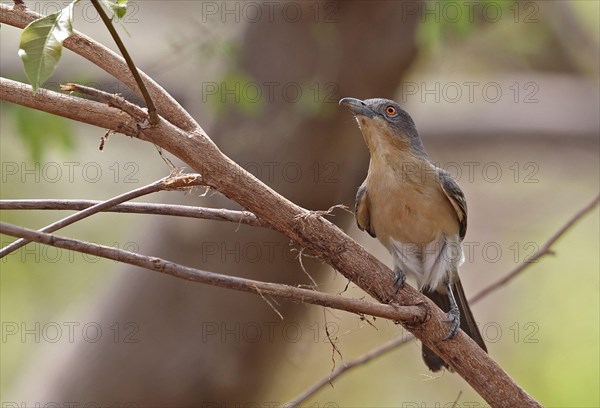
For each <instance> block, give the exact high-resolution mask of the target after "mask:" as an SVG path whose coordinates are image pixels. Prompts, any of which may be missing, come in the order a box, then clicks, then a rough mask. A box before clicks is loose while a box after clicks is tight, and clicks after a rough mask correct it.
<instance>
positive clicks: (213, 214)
mask: <svg viewBox="0 0 600 408" xmlns="http://www.w3.org/2000/svg"><path fill="white" fill-rule="evenodd" d="M100 203H102V201H99V200H63V199H57V200H54V199H52V200H0V210H78V211H81V210H85V209H86V208H89V207H92V206H94V205H97V204H100ZM102 212H115V213H129V214H151V215H169V216H174V217H187V218H197V219H205V220H215V221H229V222H235V223H237V224H245V225H249V226H252V227H265V228H272V227H271V226H270V225H269V224H266V223H264V222H261V221H260V220H259V219H258V218H257V217H256V215H254V214H252V213H251V212H250V211H236V210H226V209H222V208H206V207H193V206H189V205H175V204H154V203H123V204H118V205H115V206H114V207H110V208H105V209H103V210H102Z"/></svg>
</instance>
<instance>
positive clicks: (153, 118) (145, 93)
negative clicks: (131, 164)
mask: <svg viewBox="0 0 600 408" xmlns="http://www.w3.org/2000/svg"><path fill="white" fill-rule="evenodd" d="M91 1H92V4H93V5H94V8H95V9H96V11H97V12H98V14H99V15H100V18H101V19H102V21H103V22H104V25H106V28H108V31H109V32H110V35H111V36H112V38H113V40H115V43H116V44H117V47H119V51H121V54H122V55H123V58H125V61H126V62H127V66H128V67H129V70H130V71H131V74H132V75H133V77H134V78H135V82H137V84H138V86H139V88H140V92H141V93H142V95H143V96H144V102H146V106H147V107H148V115H150V124H151V125H152V126H156V125H157V124H158V114H157V113H156V107H155V106H154V102H152V98H151V97H150V94H149V93H148V89H146V85H145V84H144V81H143V80H142V77H141V76H140V73H139V72H138V69H137V67H136V66H135V64H134V63H133V59H131V56H130V55H129V52H127V48H125V44H123V41H121V38H120V37H119V34H118V33H117V30H115V27H114V26H113V24H112V21H111V20H110V18H108V16H107V15H106V13H105V12H104V9H103V8H102V6H101V5H100V3H98V0H91Z"/></svg>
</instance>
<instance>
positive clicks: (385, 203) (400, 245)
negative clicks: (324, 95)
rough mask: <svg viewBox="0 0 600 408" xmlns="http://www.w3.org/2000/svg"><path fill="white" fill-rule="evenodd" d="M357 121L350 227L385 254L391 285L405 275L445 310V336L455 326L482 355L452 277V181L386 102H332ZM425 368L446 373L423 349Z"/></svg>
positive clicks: (461, 230)
mask: <svg viewBox="0 0 600 408" xmlns="http://www.w3.org/2000/svg"><path fill="white" fill-rule="evenodd" d="M340 105H342V106H345V107H346V108H348V109H349V110H350V112H352V113H353V114H354V116H355V118H356V121H357V122H358V126H359V127H360V130H361V132H362V134H363V137H364V139H365V143H366V144H367V147H368V148H369V153H370V155H371V161H370V163H369V171H368V174H367V178H366V179H365V181H364V182H363V183H362V185H361V186H360V187H359V189H358V193H357V195H356V206H355V212H356V222H357V224H358V227H359V228H360V229H361V230H364V231H367V232H368V233H369V234H370V235H371V236H373V237H376V238H378V239H379V241H380V242H381V243H382V244H383V245H384V246H385V247H386V248H387V250H388V251H389V252H390V254H391V255H392V257H393V262H394V272H395V274H396V284H397V286H398V287H401V286H402V285H404V281H405V279H406V275H405V274H406V273H408V274H410V275H412V276H414V277H415V278H416V281H417V284H418V285H419V290H420V291H421V292H422V293H423V294H425V295H426V296H427V297H428V298H429V299H431V300H432V301H433V302H434V303H435V304H436V305H438V306H439V307H440V308H441V309H442V310H443V311H445V312H447V314H448V318H449V320H448V321H449V323H450V329H449V332H448V335H447V336H446V339H448V338H452V337H453V336H454V335H455V334H456V332H457V331H458V328H459V327H460V328H461V329H463V330H464V331H465V333H466V334H468V335H469V336H470V337H471V338H472V339H473V340H475V342H476V343H477V344H478V345H479V346H480V347H481V348H482V349H483V350H485V351H487V349H486V347H485V343H484V341H483V338H482V337H481V334H480V333H479V330H478V329H477V325H476V323H475V319H474V318H473V314H472V313H471V310H470V309H469V304H468V303H467V298H466V296H465V293H464V290H463V288H462V285H461V283H460V278H459V277H458V268H459V266H460V265H461V264H462V263H463V261H464V256H463V250H462V241H463V239H464V237H465V233H466V231H467V203H466V201H465V197H464V195H463V192H462V191H461V189H460V187H459V186H458V184H457V183H456V181H455V180H454V179H453V178H452V177H451V176H450V175H449V174H448V173H447V172H446V171H444V170H443V169H440V168H439V167H437V166H436V165H435V164H434V163H433V162H432V161H431V159H430V158H429V156H428V155H427V152H426V151H425V148H424V147H423V143H422V142H421V138H420V137H419V134H418V133H417V129H416V128H415V123H414V122H413V120H412V118H411V117H410V115H409V114H408V113H407V112H406V111H404V110H403V109H401V108H400V106H399V105H398V104H397V103H395V102H394V101H391V100H389V99H367V100H364V101H361V100H359V99H354V98H344V99H342V100H340ZM423 359H424V360H425V364H427V366H428V367H429V369H430V370H432V371H438V370H440V369H441V368H442V367H446V368H448V364H446V362H444V360H442V359H441V358H440V357H439V356H438V355H436V354H435V353H434V352H433V351H432V350H431V349H429V348H428V347H427V346H425V345H423Z"/></svg>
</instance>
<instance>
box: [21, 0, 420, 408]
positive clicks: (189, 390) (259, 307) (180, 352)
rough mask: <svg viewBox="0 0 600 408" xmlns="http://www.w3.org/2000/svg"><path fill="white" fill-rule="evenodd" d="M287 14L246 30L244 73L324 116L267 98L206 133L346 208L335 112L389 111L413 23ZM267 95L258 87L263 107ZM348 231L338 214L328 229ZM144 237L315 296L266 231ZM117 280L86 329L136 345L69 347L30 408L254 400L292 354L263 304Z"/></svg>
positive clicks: (341, 13)
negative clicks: (128, 330) (288, 91)
mask: <svg viewBox="0 0 600 408" xmlns="http://www.w3.org/2000/svg"><path fill="white" fill-rule="evenodd" d="M295 4H297V5H299V6H302V7H304V9H303V10H302V11H303V14H302V19H301V20H300V21H299V22H297V23H290V22H287V21H283V20H281V19H279V20H277V21H276V22H274V23H273V22H269V21H268V20H266V19H263V20H261V21H260V22H257V23H247V25H246V27H245V29H244V33H243V36H242V37H241V38H242V44H241V45H240V49H241V58H240V60H239V69H240V70H242V71H243V72H245V73H246V74H248V75H249V76H250V77H251V78H252V80H253V81H255V82H256V83H258V84H261V85H264V84H268V83H273V82H276V83H280V84H282V85H283V84H300V85H302V87H303V90H304V92H306V88H307V87H309V86H311V84H318V88H316V89H317V90H316V91H313V93H310V95H311V98H312V97H315V96H316V97H317V98H318V100H319V101H320V102H325V103H322V104H321V105H320V107H319V109H318V111H311V109H306V107H307V106H308V108H310V107H314V106H315V104H314V103H313V104H308V105H307V104H302V103H299V102H297V103H294V102H293V101H292V100H291V99H288V100H286V98H284V97H283V96H282V94H281V92H275V93H274V95H273V96H274V99H273V100H266V103H265V104H264V105H263V108H264V109H263V110H262V111H261V112H260V114H259V115H258V116H248V115H244V114H242V113H239V111H238V110H232V111H231V112H228V114H227V115H224V116H223V117H222V118H221V119H220V120H219V121H218V122H217V123H216V124H215V125H214V126H213V127H212V128H211V129H207V131H208V133H209V135H211V137H213V138H214V139H215V141H216V142H217V144H218V145H219V146H220V147H221V149H222V150H223V151H224V152H225V153H226V154H228V155H230V156H231V157H232V158H233V159H234V160H236V161H238V162H239V163H240V164H241V165H242V166H243V167H245V168H246V169H247V170H249V171H250V172H252V173H254V174H256V175H258V176H259V178H261V179H262V180H263V181H265V182H266V183H267V184H269V185H270V186H272V187H273V188H275V189H276V190H277V191H278V192H280V193H282V194H283V195H284V196H286V197H288V198H290V199H291V200H293V201H295V202H296V203H298V204H300V205H302V206H304V207H306V208H309V209H319V210H321V209H327V208H329V207H330V206H332V205H335V204H339V203H345V204H347V205H352V204H353V197H354V194H355V191H356V188H357V186H358V185H359V184H360V183H361V182H362V178H363V177H364V175H365V174H366V166H367V160H368V154H367V151H366V148H365V147H364V143H363V141H362V139H361V138H360V137H359V135H358V133H357V131H356V128H355V124H354V121H353V120H352V119H351V117H350V116H349V115H348V113H347V112H344V111H343V110H342V109H340V108H339V107H338V106H337V100H339V99H340V98H341V97H344V96H354V97H359V98H368V97H393V95H394V92H395V90H396V89H397V87H398V84H399V82H400V79H401V77H402V75H403V73H404V72H405V71H406V69H407V67H408V66H409V65H410V63H411V62H412V61H413V59H414V58H415V54H416V46H415V31H416V26H417V23H418V21H417V19H418V16H417V15H405V14H403V10H402V8H401V7H399V6H398V3H396V2H356V1H353V2H341V1H340V2H337V3H336V2H332V3H319V4H321V7H322V10H325V11H330V12H331V13H332V14H331V15H330V19H332V22H330V23H327V22H324V21H323V20H324V19H325V15H322V16H321V18H320V20H321V22H320V23H318V24H316V23H315V22H314V19H315V18H314V13H313V11H311V10H309V7H314V6H315V4H316V3H315V2H306V3H303V2H297V3H295ZM327 7H331V8H327ZM263 12H264V13H267V12H268V11H267V10H266V9H265V10H263ZM264 15H266V14H264ZM277 89H281V88H277ZM267 93H268V89H267V88H266V87H263V95H265V94H267ZM198 99H200V98H198ZM298 170H300V173H298ZM184 201H186V203H188V204H193V205H203V206H213V207H227V206H230V204H229V203H228V202H227V200H226V199H224V198H222V197H220V196H218V195H214V196H212V197H210V198H202V197H198V196H197V194H195V195H193V196H191V197H186V198H184ZM273 210H274V211H276V210H277V209H273ZM350 219H351V216H350V215H349V214H347V215H341V214H339V212H338V213H337V214H336V217H335V218H333V220H334V221H337V222H348V221H349V220H350ZM143 235H144V236H145V237H152V239H151V240H150V239H148V238H146V241H147V242H151V244H149V245H141V246H140V247H141V248H142V251H143V252H144V253H147V254H152V255H156V256H160V257H164V258H166V259H169V260H173V261H175V262H179V263H182V264H187V265H191V266H195V267H198V268H201V269H205V270H210V271H216V272H220V273H226V274H232V275H241V276H246V277H251V278H253V279H261V280H265V281H276V282H285V283H288V284H293V285H296V284H310V282H309V280H308V279H307V276H306V275H305V274H304V273H303V272H302V270H301V268H300V267H299V264H298V261H297V260H295V259H294V258H295V256H296V254H295V253H293V252H290V248H291V247H290V243H289V240H288V239H285V238H284V237H281V236H280V235H279V234H277V233H275V232H273V231H269V230H263V229H251V228H246V227H243V226H240V227H239V228H238V226H236V225H230V224H223V223H216V222H209V221H206V222H205V221H189V220H178V219H166V218H165V219H161V220H160V221H158V222H152V224H151V225H149V226H148V227H147V228H146V231H144V234H143ZM256 260H259V262H253V261H256ZM305 266H306V269H307V270H308V271H309V272H310V273H311V275H312V276H313V277H314V278H315V280H317V281H318V282H323V281H326V280H328V279H330V278H331V274H329V273H327V274H324V273H323V272H324V271H325V270H326V269H327V268H326V267H324V266H323V265H321V264H320V263H318V262H310V261H309V262H307V261H305ZM122 272H123V273H122V276H121V278H120V279H118V281H116V282H114V284H112V285H111V288H110V290H108V291H107V292H106V293H104V294H103V295H102V297H101V299H99V300H98V304H99V306H98V307H97V309H96V310H98V311H99V312H98V313H99V315H98V316H97V317H96V319H94V318H93V317H91V318H90V320H95V321H98V322H101V325H102V327H109V326H110V325H112V324H114V323H115V322H121V325H124V323H125V322H135V323H136V325H137V327H138V328H139V332H137V334H136V335H135V338H136V339H138V340H139V341H138V342H137V343H124V342H117V343H114V342H112V341H102V342H100V343H96V344H90V343H82V344H78V345H77V347H74V348H73V350H71V351H70V352H69V355H68V356H67V357H65V358H64V359H63V361H61V364H60V365H57V366H55V367H53V368H51V369H49V370H48V371H50V373H48V375H46V376H45V378H44V382H45V383H44V384H43V388H45V389H46V390H47V391H43V388H38V390H37V392H38V394H42V395H37V396H36V395H32V394H31V393H29V395H30V396H31V397H32V398H36V399H35V401H43V400H48V401H55V402H56V401H86V402H88V401H94V402H96V403H98V404H114V403H115V402H119V403H120V404H125V403H127V402H132V403H135V404H137V406H154V407H158V406H192V405H194V404H196V405H197V404H198V403H199V402H200V401H203V402H214V403H218V404H223V405H225V404H226V403H232V402H235V401H242V402H243V401H258V400H260V396H261V393H262V391H263V389H264V387H266V384H268V383H269V381H268V380H269V378H270V376H272V375H274V374H276V373H274V372H273V367H274V366H275V363H276V362H277V360H278V359H280V358H281V356H282V355H285V352H286V349H287V347H288V346H291V347H293V343H292V344H285V342H283V341H282V338H281V336H276V337H275V338H274V340H275V342H274V343H272V342H270V341H268V340H269V339H267V338H266V334H267V333H268V330H266V327H267V326H265V325H263V324H264V322H281V321H280V320H279V317H278V316H277V315H276V313H275V312H274V311H273V310H272V308H271V307H269V305H267V303H266V302H265V300H263V299H261V298H260V297H257V296H253V295H248V294H241V293H237V292H228V291H225V290H222V289H216V288H212V287H206V286H200V285H197V284H192V283H189V282H185V281H180V280H176V279H173V278H170V277H165V276H160V275H158V274H153V273H148V272H146V271H139V270H136V269H134V268H125V267H123V268H122ZM272 303H273V302H272ZM275 307H276V308H277V309H278V310H279V311H280V312H281V314H282V315H283V316H284V318H285V320H284V322H294V321H296V322H297V321H298V320H299V319H301V318H302V314H303V313H304V312H305V311H306V310H307V308H308V306H305V305H294V304H289V303H278V304H276V306H275ZM249 323H250V324H251V325H248V324H249ZM256 326H258V327H261V328H263V329H265V330H264V331H263V333H262V338H260V340H259V341H256V342H251V341H248V340H249V339H247V338H245V335H249V333H244V332H243V331H242V328H252V327H256ZM30 385H31V384H30ZM32 388H34V387H29V389H30V391H31V390H32ZM34 394H35V391H34Z"/></svg>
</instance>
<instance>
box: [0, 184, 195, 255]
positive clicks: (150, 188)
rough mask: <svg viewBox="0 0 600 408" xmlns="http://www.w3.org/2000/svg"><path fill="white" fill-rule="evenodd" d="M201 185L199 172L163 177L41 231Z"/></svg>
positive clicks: (4, 252) (23, 242)
mask: <svg viewBox="0 0 600 408" xmlns="http://www.w3.org/2000/svg"><path fill="white" fill-rule="evenodd" d="M201 185H203V183H202V178H201V177H200V176H199V175H198V174H185V175H182V176H174V177H165V178H163V179H160V180H158V181H155V182H154V183H151V184H148V185H147V186H144V187H140V188H137V189H135V190H132V191H129V192H127V193H124V194H121V195H118V196H116V197H114V198H111V199H110V200H107V201H102V202H100V203H98V204H96V205H93V206H91V207H89V208H86V209H85V210H82V211H79V212H78V213H75V214H72V215H69V216H68V217H66V218H63V219H62V220H58V221H56V222H53V223H52V224H50V225H47V226H45V227H44V228H42V229H41V230H40V232H54V231H56V230H59V229H61V228H64V227H66V226H67V225H71V224H73V223H75V222H77V221H81V220H83V219H84V218H87V217H90V216H92V215H94V214H96V213H99V212H101V211H103V210H105V209H107V208H110V207H112V206H114V205H117V204H121V203H123V202H125V201H129V200H133V199H134V198H137V197H141V196H144V195H148V194H152V193H156V192H157V191H162V190H175V189H179V188H188V187H193V186H201ZM29 242H30V241H28V240H27V239H24V238H21V239H18V240H16V241H15V242H13V243H11V244H9V245H7V246H5V247H4V248H2V249H0V258H4V257H5V256H6V255H8V254H10V253H11V252H14V251H16V250H17V249H19V248H21V247H22V246H25V245H27V244H28V243H29Z"/></svg>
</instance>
